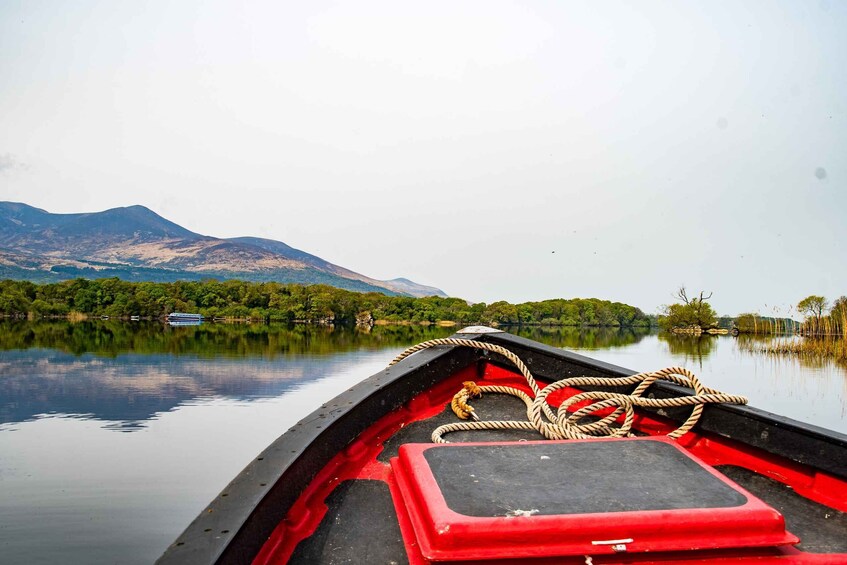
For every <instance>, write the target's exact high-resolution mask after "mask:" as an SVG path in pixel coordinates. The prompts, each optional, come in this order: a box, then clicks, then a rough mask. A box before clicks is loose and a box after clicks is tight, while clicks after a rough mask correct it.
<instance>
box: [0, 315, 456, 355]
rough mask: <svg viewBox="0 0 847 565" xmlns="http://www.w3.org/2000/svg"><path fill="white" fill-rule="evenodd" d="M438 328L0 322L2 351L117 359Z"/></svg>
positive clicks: (291, 346)
mask: <svg viewBox="0 0 847 565" xmlns="http://www.w3.org/2000/svg"><path fill="white" fill-rule="evenodd" d="M454 331H455V329H454V328H440V327H437V326H412V325H398V326H375V327H373V328H367V329H362V328H350V327H343V326H339V327H333V326H310V325H302V324H300V325H287V324H208V323H205V324H201V325H199V326H189V327H171V326H168V325H166V324H161V323H155V322H136V323H131V324H128V323H126V322H120V321H111V320H93V321H86V322H78V323H71V322H67V321H64V320H60V321H46V320H43V321H37V322H28V321H24V320H0V351H2V350H10V349H31V348H46V349H55V350H58V351H64V352H67V353H72V354H74V355H82V354H84V353H92V354H94V355H97V356H99V357H103V356H108V357H116V356H118V355H120V354H123V353H130V352H131V353H143V354H149V353H168V354H172V355H196V356H199V357H204V358H207V357H234V358H242V357H245V356H248V357H252V356H261V357H266V358H270V359H273V358H276V357H277V356H280V355H282V356H290V355H303V354H309V355H325V354H334V353H338V352H339V351H356V350H361V349H366V350H378V349H383V348H385V347H395V346H403V345H409V344H413V343H418V342H420V341H425V340H427V339H433V338H436V337H444V336H447V335H450V334H452V333H453V332H454Z"/></svg>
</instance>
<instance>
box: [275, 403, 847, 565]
mask: <svg viewBox="0 0 847 565" xmlns="http://www.w3.org/2000/svg"><path fill="white" fill-rule="evenodd" d="M474 406H475V408H476V411H477V414H479V416H480V418H481V419H483V420H524V419H526V408H525V406H524V404H523V403H522V402H521V401H520V400H518V399H517V398H514V397H510V396H504V395H499V394H489V395H486V396H485V397H483V398H481V399H478V400H475V401H474ZM456 421H457V420H456V417H455V416H454V414H453V413H452V411H451V410H450V407H449V405H446V406H445V408H444V410H443V411H442V412H440V413H438V414H437V415H435V416H433V417H431V418H428V419H424V420H419V421H415V422H411V423H409V424H407V425H405V426H403V427H401V428H400V429H399V430H398V431H396V432H395V433H394V434H393V435H392V436H391V437H389V438H388V439H387V440H386V441H385V442H384V444H383V445H384V448H383V450H382V452H381V453H379V455H378V456H377V457H376V461H375V462H374V463H376V464H387V463H388V462H389V460H390V459H391V458H392V457H396V456H397V455H398V449H399V446H400V445H402V444H406V443H430V442H431V439H430V436H431V434H432V431H433V429H435V428H436V427H437V426H439V425H442V424H447V423H454V422H456ZM446 439H448V440H449V441H450V442H490V441H518V440H539V439H543V438H542V437H541V436H540V434H538V433H536V432H533V431H516V430H502V431H487V430H486V431H472V432H471V431H469V432H455V433H451V434H449V435H448V436H447V437H446ZM639 443H640V442H639ZM716 468H717V469H718V470H719V471H720V472H721V473H723V474H725V475H726V476H727V477H729V478H730V479H731V480H732V481H735V482H736V483H737V484H739V485H741V486H742V487H743V488H745V489H747V490H748V491H750V492H752V493H753V494H754V495H756V496H758V497H759V498H760V499H762V500H763V501H765V502H766V503H767V504H769V505H771V506H772V507H774V508H776V509H777V510H778V511H779V512H781V513H782V514H783V516H784V517H785V521H786V529H787V530H788V531H790V532H791V533H793V534H795V535H796V536H798V537H799V538H800V540H801V542H800V544H799V545H798V546H796V547H797V548H798V549H799V550H801V551H804V552H811V553H845V552H847V513H844V512H840V511H838V510H835V509H832V508H829V507H827V506H824V505H822V504H819V503H817V502H814V501H811V500H809V499H807V498H804V497H803V496H800V495H798V494H797V493H795V492H794V491H793V490H792V489H791V487H789V486H786V485H784V484H782V483H780V482H778V481H776V480H774V479H771V478H768V477H765V476H763V475H760V474H757V473H755V472H753V471H750V470H748V469H745V468H741V467H736V466H731V465H724V466H718V467H716ZM598 472H602V470H601V469H598ZM672 479H673V476H672V475H671V474H665V475H664V476H663V480H666V481H671V480H672ZM600 482H602V481H600ZM562 485H567V476H566V475H564V476H562ZM551 488H557V487H555V486H551ZM558 488H561V487H558ZM704 496H706V497H707V498H708V496H709V495H708V493H706V494H705V495H704ZM325 503H326V505H327V508H328V511H327V513H326V515H325V516H324V517H323V518H322V520H321V522H320V524H319V526H318V527H317V530H316V531H315V532H314V533H313V534H312V535H311V536H310V537H308V538H306V539H303V540H302V541H300V543H299V544H298V545H297V546H296V548H295V549H294V552H293V554H292V555H291V560H290V562H291V563H408V562H409V560H408V557H407V552H406V545H405V544H404V541H403V538H402V534H401V528H400V526H399V522H398V515H397V511H396V509H395V502H394V501H393V499H392V492H391V489H390V487H389V484H388V483H387V482H385V481H384V480H378V479H377V480H374V478H370V477H367V476H362V477H360V478H356V479H352V480H342V481H341V482H339V483H338V484H337V486H336V487H335V488H334V490H333V491H332V492H331V494H330V495H329V496H328V497H327V499H326V500H325ZM469 543H472V540H469Z"/></svg>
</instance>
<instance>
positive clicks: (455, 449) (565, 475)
mask: <svg viewBox="0 0 847 565" xmlns="http://www.w3.org/2000/svg"><path fill="white" fill-rule="evenodd" d="M424 458H425V459H426V461H427V463H428V464H429V466H430V469H431V470H432V473H433V475H434V476H435V480H436V482H437V483H438V486H439V488H440V489H441V492H442V494H443V495H444V499H445V500H446V502H447V505H448V506H449V507H450V509H451V510H453V511H454V512H457V513H459V514H464V515H466V516H476V517H494V516H506V515H509V513H513V512H516V511H518V510H523V511H537V512H534V513H537V514H539V515H568V514H587V513H595V512H628V511H637V510H679V509H684V508H725V507H734V506H740V505H742V504H744V503H745V502H746V501H747V498H746V497H745V496H744V495H742V494H741V493H739V492H737V491H735V490H734V489H732V488H731V487H729V486H728V485H726V484H725V483H723V482H722V481H720V480H719V479H718V478H717V477H715V476H714V475H712V474H710V473H709V472H708V471H706V470H705V469H703V468H702V467H701V466H700V465H698V464H697V463H696V462H694V461H693V460H692V459H690V458H689V457H687V456H686V455H685V454H684V453H682V452H680V451H679V450H678V449H676V448H675V447H674V446H672V445H668V444H666V443H662V442H658V441H609V442H574V443H544V444H516V445H480V446H461V445H457V446H444V447H438V448H433V449H429V450H427V451H425V452H424Z"/></svg>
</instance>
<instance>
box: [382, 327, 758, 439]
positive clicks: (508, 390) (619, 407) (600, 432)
mask: <svg viewBox="0 0 847 565" xmlns="http://www.w3.org/2000/svg"><path fill="white" fill-rule="evenodd" d="M439 345H448V346H460V347H472V348H474V349H482V350H485V351H491V352H492V353H497V354H499V355H502V356H503V357H505V358H506V359H508V360H509V361H510V362H511V363H512V364H513V365H514V366H515V367H517V369H518V371H520V373H521V375H523V377H524V378H525V379H526V382H527V384H528V385H529V388H530V389H531V390H532V396H530V395H528V394H526V393H525V392H523V391H522V390H520V389H517V388H514V387H509V386H489V385H486V386H477V385H476V384H475V383H473V382H470V381H469V382H467V383H465V384H464V386H463V388H462V390H460V391H459V392H458V393H456V395H455V396H454V397H453V401H452V402H451V405H452V406H453V411H454V412H456V414H457V416H459V418H462V419H467V418H474V419H476V414H475V413H474V410H473V407H471V406H470V405H469V404H467V400H468V399H470V398H475V397H477V396H479V395H481V394H482V393H486V392H492V393H499V394H509V395H511V396H516V397H518V398H520V399H521V400H523V402H524V404H526V407H527V420H526V421H512V420H496V421H482V422H480V421H474V422H457V423H454V424H446V425H443V426H439V427H438V428H436V429H435V430H434V431H433V432H432V441H433V442H434V443H449V442H448V441H447V440H445V439H443V438H442V436H443V435H444V434H448V433H450V432H457V431H463V430H505V429H511V430H536V431H537V432H539V433H540V434H541V435H543V436H544V437H545V438H547V439H587V438H595V437H598V436H599V437H625V436H627V435H629V434H630V431H631V429H632V422H633V418H634V416H635V407H643V408H673V407H680V406H692V409H691V415H690V416H689V417H688V419H687V420H685V422H683V424H682V425H681V426H679V427H678V428H677V429H675V430H674V431H672V432H670V433H669V434H667V435H668V437H670V438H673V439H676V438H678V437H680V436H682V435H684V434H686V433H687V432H688V431H689V430H691V428H693V427H694V425H695V424H696V423H697V421H698V420H699V419H700V415H701V414H702V412H703V405H704V404H711V403H729V404H747V398H746V397H744V396H738V395H733V394H726V393H724V392H721V391H719V390H715V389H711V388H708V387H705V386H703V384H702V383H701V382H700V380H699V379H698V378H697V376H696V375H695V374H694V373H692V372H691V371H689V370H688V369H685V368H684V367H668V368H666V369H661V370H659V371H653V372H650V373H639V374H637V375H632V376H630V377H611V378H610V377H572V378H567V379H562V380H559V381H556V382H554V383H552V384H549V385H547V386H546V387H544V388H543V389H540V388H539V387H538V383H536V381H535V378H534V377H533V376H532V373H530V371H529V369H528V368H527V366H526V365H524V363H523V361H521V360H520V358H519V357H518V356H517V355H515V354H514V353H512V352H511V351H509V350H508V349H506V348H505V347H502V346H499V345H494V344H491V343H484V342H480V341H474V340H472V339H460V338H442V339H431V340H429V341H425V342H423V343H419V344H417V345H414V346H412V347H410V348H409V349H407V350H406V351H404V352H403V353H401V354H400V355H398V356H397V357H395V358H394V360H393V361H391V363H389V366H391V365H395V364H396V363H399V362H400V361H402V360H403V359H405V358H406V357H408V356H410V355H412V354H414V353H417V352H418V351H423V350H424V349H428V348H430V347H435V346H439ZM658 380H665V381H669V382H672V383H675V384H678V385H682V386H685V387H689V388H692V389H694V394H693V395H691V396H680V397H674V398H664V399H655V398H645V397H643V396H642V394H644V392H645V391H646V390H647V389H648V388H649V387H650V385H652V384H653V383H654V382H656V381H658ZM629 385H637V386H636V387H635V389H634V390H633V391H632V392H631V393H629V394H619V393H614V392H603V391H588V392H582V393H579V394H575V395H573V396H571V397H570V398H568V399H567V400H565V401H564V402H562V403H561V405H560V406H559V408H558V410H556V411H555V412H554V409H553V407H552V406H550V404H548V403H547V397H548V396H549V395H550V394H551V393H552V392H554V391H557V390H559V389H563V388H567V387H581V386H590V387H603V386H615V387H619V386H629ZM585 400H590V401H592V402H591V404H589V405H587V406H585V407H583V408H580V409H578V410H576V411H574V412H573V413H569V412H568V408H569V407H570V406H572V405H574V404H576V403H578V402H582V401H585ZM457 408H458V409H457ZM611 408H613V409H614V410H613V411H612V412H611V413H610V414H608V415H606V416H604V417H602V418H600V419H599V420H595V421H588V422H580V420H583V419H584V418H585V417H586V416H590V415H592V414H594V413H596V412H599V411H602V410H607V409H611ZM542 414H543V417H542ZM621 414H623V415H624V421H623V423H622V424H620V425H612V424H614V422H615V421H616V420H617V419H618V418H619V416H621ZM545 418H546V420H545Z"/></svg>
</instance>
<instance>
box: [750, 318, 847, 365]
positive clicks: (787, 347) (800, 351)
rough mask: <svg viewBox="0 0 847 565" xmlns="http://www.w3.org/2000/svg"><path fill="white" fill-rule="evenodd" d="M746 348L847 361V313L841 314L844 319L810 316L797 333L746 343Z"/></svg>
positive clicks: (776, 353)
mask: <svg viewBox="0 0 847 565" xmlns="http://www.w3.org/2000/svg"><path fill="white" fill-rule="evenodd" d="M774 329H775V328H774ZM763 333H764V332H763ZM772 333H774V334H776V332H772ZM745 347H746V348H747V349H749V350H751V351H758V352H761V353H771V354H775V355H794V356H798V357H805V358H816V359H834V360H835V361H838V362H839V363H847V315H842V316H841V319H837V318H835V319H834V318H832V317H826V318H821V319H819V320H815V319H810V320H808V321H806V322H804V323H803V324H802V325H801V326H800V328H799V329H798V330H797V335H796V336H793V337H790V338H782V339H779V338H778V339H774V340H772V341H770V342H769V343H753V342H747V343H745Z"/></svg>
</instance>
